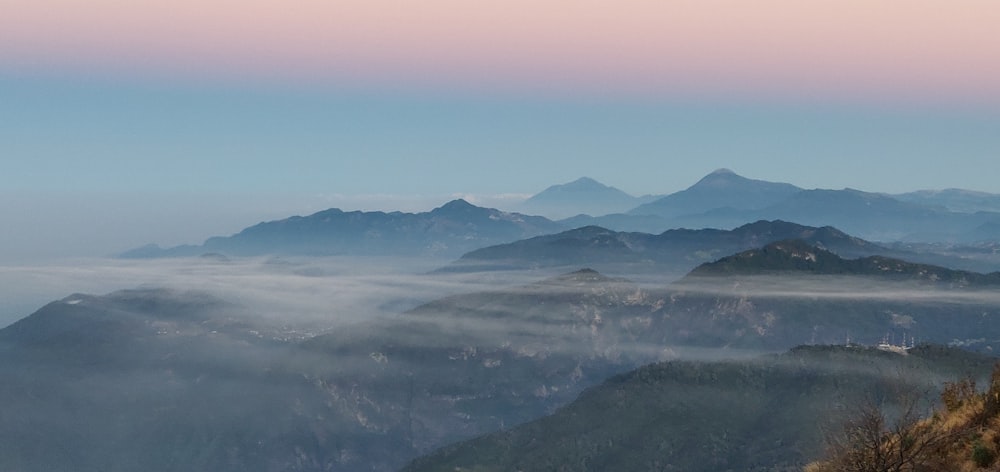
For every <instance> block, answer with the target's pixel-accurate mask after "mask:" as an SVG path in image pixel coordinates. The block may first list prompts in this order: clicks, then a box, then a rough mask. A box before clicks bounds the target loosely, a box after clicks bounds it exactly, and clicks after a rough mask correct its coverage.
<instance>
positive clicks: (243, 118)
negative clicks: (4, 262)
mask: <svg viewBox="0 0 1000 472" xmlns="http://www.w3.org/2000/svg"><path fill="white" fill-rule="evenodd" d="M0 101H2V103H4V104H5V106H4V110H5V111H3V112H2V113H0V119H2V123H3V126H2V127H0V140H2V142H4V143H6V145H5V146H4V150H3V152H4V155H6V156H7V158H6V159H5V161H6V162H7V165H6V166H5V168H6V169H5V171H4V172H3V173H2V174H0V188H3V189H6V190H8V191H19V190H30V191H40V192H160V193H184V194H197V193H216V192H221V193H237V194H238V193H255V194H259V193H273V194H299V195H328V194H347V195H357V194H392V195H403V196H406V195H450V194H455V193H473V194H475V193H479V194H499V193H534V192H537V191H539V190H541V189H543V188H545V187H546V186H548V185H551V184H555V183H562V182H565V181H568V180H572V179H575V178H577V177H579V176H583V175H586V176H590V177H593V178H596V179H598V180H600V181H603V182H605V183H607V184H610V185H614V186H617V187H619V188H621V189H622V190H625V191H627V192H630V193H633V194H645V193H669V192H672V191H676V190H680V189H682V188H684V187H686V186H687V185H690V184H691V183H693V182H694V181H695V180H697V179H698V178H699V177H701V176H702V175H704V174H706V173H708V172H710V171H711V170H713V169H715V168H718V167H729V168H732V169H733V170H735V171H737V172H738V173H741V174H743V175H746V176H749V177H755V178H762V179H767V180H779V181H787V182H791V183H795V184H797V185H800V186H804V187H824V188H842V187H854V188H860V189H863V190H870V191H886V192H902V191H909V190H915V189H922V188H944V187H962V188H970V189H976V190H984V191H992V192H1000V181H998V180H997V179H995V176H996V175H1000V111H997V110H989V109H980V110H974V109H971V108H970V107H965V108H964V109H963V108H961V107H953V108H951V109H948V108H944V107H940V106H938V107H930V106H925V107H918V106H906V107H903V106H897V107H894V108H893V107H878V106H864V105H858V104H853V105H852V104H838V105H824V104H822V103H813V104H810V103H780V102H778V103H775V102H770V103H752V102H749V101H743V102H729V103H721V102H719V101H711V100H702V101H695V100H689V101H684V100H681V99H674V100H659V101H653V100H650V101H644V102H643V101H638V100H624V99H623V100H617V101H613V100H603V101H602V100H587V99H585V98H577V99H571V98H570V99H567V98H564V99H561V100H555V99H545V98H539V97H531V96H523V97H509V96H489V95H479V96H474V95H461V94H454V95H450V96H449V95H444V94H437V95H435V94H416V93H399V92H378V91H371V90H369V91H356V90H355V91H350V90H341V91H338V90H320V89H312V90H310V89H304V88H301V89H291V88H289V89H284V90H283V89H280V88H270V89H268V88H259V89H251V88H239V87H233V88H222V87H218V88H211V87H207V86H202V87H200V88H198V87H194V86H182V85H177V84H169V85H154V84H142V83H135V82H131V83H128V82H126V83H111V82H103V83H102V82H96V81H74V80H60V79H47V80H39V79H34V80H28V79H21V80H17V79H10V78H8V79H2V80H0Z"/></svg>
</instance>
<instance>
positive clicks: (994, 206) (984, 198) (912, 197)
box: [890, 188, 1000, 213]
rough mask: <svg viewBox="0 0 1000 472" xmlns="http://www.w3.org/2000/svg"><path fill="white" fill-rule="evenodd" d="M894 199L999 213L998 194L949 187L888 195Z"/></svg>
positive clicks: (962, 209)
mask: <svg viewBox="0 0 1000 472" xmlns="http://www.w3.org/2000/svg"><path fill="white" fill-rule="evenodd" d="M890 196H891V197H893V198H895V199H896V200H900V201H903V202H910V203H917V204H920V205H925V206H937V207H942V208H945V209H947V210H949V211H955V212H960V213H976V212H980V211H988V212H994V213H1000V195H998V194H995V193H986V192H976V191H972V190H962V189H957V188H949V189H944V190H918V191H916V192H908V193H900V194H896V195H890Z"/></svg>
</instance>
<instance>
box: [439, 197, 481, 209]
mask: <svg viewBox="0 0 1000 472" xmlns="http://www.w3.org/2000/svg"><path fill="white" fill-rule="evenodd" d="M470 207H476V206H475V205H473V204H471V203H469V202H468V201H466V200H465V199H464V198H456V199H454V200H452V201H450V202H448V203H445V204H444V205H441V207H440V208H441V209H444V208H470Z"/></svg>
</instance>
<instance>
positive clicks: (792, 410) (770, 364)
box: [403, 347, 994, 472]
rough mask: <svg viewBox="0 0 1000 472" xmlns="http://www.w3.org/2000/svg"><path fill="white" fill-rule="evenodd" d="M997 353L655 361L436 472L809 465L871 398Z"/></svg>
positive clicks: (457, 453)
mask: <svg viewBox="0 0 1000 472" xmlns="http://www.w3.org/2000/svg"><path fill="white" fill-rule="evenodd" d="M993 361H994V359H991V358H985V357H979V356H975V355H971V354H967V353H963V352H960V351H956V350H949V349H943V348H936V347H921V348H917V349H913V350H911V351H910V354H909V355H908V356H902V355H899V354H894V353H887V352H882V351H877V350H874V349H864V348H845V347H803V348H797V349H794V350H792V351H791V352H789V353H786V354H782V355H780V356H768V357H763V358H760V359H756V360H752V361H718V362H690V361H673V362H666V363H660V364H653V365H649V366H645V367H642V368H639V369H637V370H635V371H632V372H629V373H627V374H623V375H619V376H616V377H613V378H611V379H609V380H608V381H606V382H604V383H603V384H601V385H600V386H597V387H594V388H591V389H589V390H587V391H586V392H584V393H583V394H582V395H580V397H579V398H578V399H577V400H576V401H574V402H573V403H571V404H569V405H567V406H566V407H564V408H561V409H560V410H558V411H557V412H556V413H555V414H553V415H551V416H548V417H546V418H543V419H540V420H537V421H534V422H531V423H527V424H525V425H522V426H519V427H516V428H513V429H511V430H507V431H502V432H498V433H493V434H490V435H487V436H483V437H480V438H477V439H474V440H471V441H467V442H464V443H459V444H456V445H452V446H448V447H445V448H442V449H441V450H439V451H436V452H435V453H434V454H431V455H429V456H426V457H423V458H420V459H418V460H415V461H414V462H412V463H411V464H410V465H409V466H407V467H406V468H404V469H403V470H404V471H407V472H418V471H420V472H427V471H449V472H454V471H510V470H520V471H526V472H527V471H543V470H544V471H603V470H615V471H623V472H627V471H669V470H677V471H726V470H734V471H735V470H800V469H801V467H802V466H803V465H804V464H806V463H807V462H809V461H810V460H813V459H815V458H817V457H819V455H820V454H821V452H822V448H823V432H824V429H826V430H829V428H832V427H835V425H836V424H837V421H838V420H837V418H839V417H841V416H842V415H844V414H845V413H846V412H849V411H851V409H852V406H853V405H856V404H859V403H861V402H864V401H868V400H871V399H881V400H883V401H885V402H886V405H887V406H888V405H891V404H893V403H894V402H895V401H897V400H898V399H899V396H898V395H899V393H900V392H910V393H912V392H925V391H927V390H934V389H936V388H939V387H940V382H941V381H942V379H955V378H958V377H962V376H965V375H974V376H977V377H979V376H985V375H987V374H988V372H989V370H990V367H991V365H992V363H993Z"/></svg>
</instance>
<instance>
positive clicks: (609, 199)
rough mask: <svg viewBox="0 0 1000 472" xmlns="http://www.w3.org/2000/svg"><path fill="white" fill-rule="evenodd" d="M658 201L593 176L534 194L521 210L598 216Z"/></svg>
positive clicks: (557, 215)
mask: <svg viewBox="0 0 1000 472" xmlns="http://www.w3.org/2000/svg"><path fill="white" fill-rule="evenodd" d="M655 198H657V197H656V196H652V195H646V196H642V197H634V196H632V195H629V194H628V193H625V192H623V191H621V190H619V189H617V188H615V187H611V186H607V185H604V184H602V183H600V182H598V181H596V180H594V179H591V178H589V177H581V178H579V179H577V180H574V181H572V182H569V183H565V184H558V185H553V186H551V187H549V188H546V189H545V190H543V191H541V192H539V193H537V194H535V195H532V196H531V197H530V198H528V199H527V200H525V201H524V202H523V203H521V204H520V205H519V206H518V207H517V210H518V211H520V212H523V213H529V214H533V215H545V216H547V217H549V218H553V219H558V218H567V217H571V216H575V215H579V214H588V215H595V216H596V215H606V214H610V213H621V212H624V211H626V210H629V209H631V208H633V207H635V206H637V205H640V204H642V203H645V202H648V201H650V200H652V199H655Z"/></svg>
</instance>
